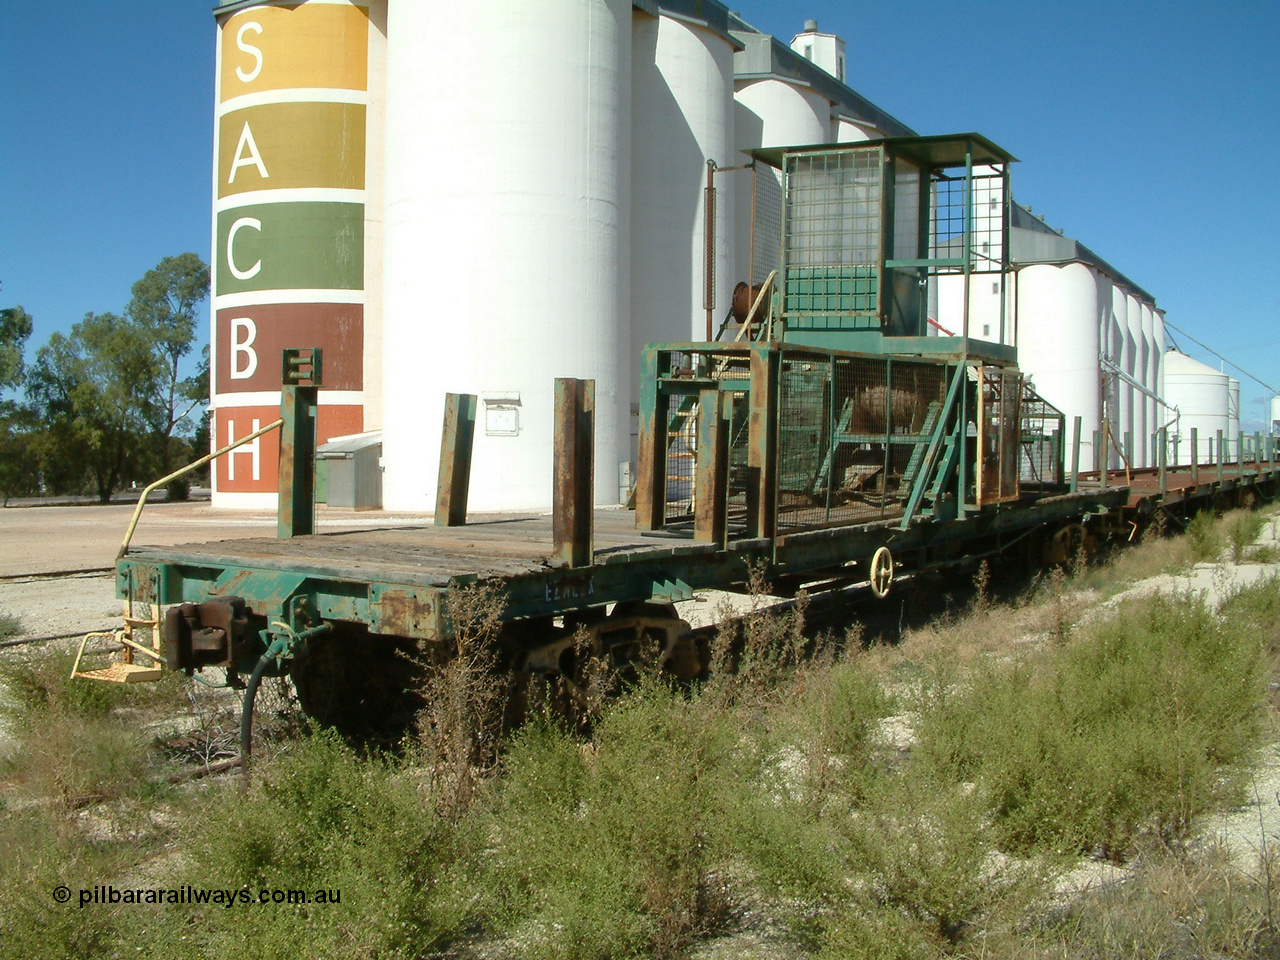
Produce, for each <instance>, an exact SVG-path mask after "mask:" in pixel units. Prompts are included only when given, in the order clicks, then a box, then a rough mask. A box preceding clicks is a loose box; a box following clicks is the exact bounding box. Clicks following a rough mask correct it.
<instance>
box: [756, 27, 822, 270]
mask: <svg viewBox="0 0 1280 960" xmlns="http://www.w3.org/2000/svg"><path fill="white" fill-rule="evenodd" d="M770 42H771V41H770ZM761 53H763V54H764V55H765V62H771V61H770V60H769V59H768V58H769V56H771V54H770V47H769V44H757V46H756V48H754V49H753V48H751V47H749V48H748V50H747V51H746V54H747V55H748V56H751V55H756V56H759V55H760V54H761ZM735 88H736V90H735V93H734V108H733V137H734V145H735V146H736V147H737V149H738V150H739V151H743V150H754V149H755V148H757V147H785V146H795V145H798V144H809V143H825V142H826V141H828V140H830V138H831V101H829V100H828V99H826V97H824V96H822V95H821V94H820V93H817V92H816V91H815V90H814V89H813V88H812V87H811V86H810V85H809V84H807V83H804V82H803V81H797V80H793V79H791V78H789V77H782V76H778V75H770V76H765V77H762V78H759V79H756V78H754V77H752V78H750V79H747V80H737V81H735ZM744 159H745V158H744ZM781 177H782V175H781V173H779V172H778V171H776V170H774V169H773V168H771V167H768V166H764V165H761V166H759V167H757V169H756V171H755V178H756V183H755V190H756V208H757V217H758V219H757V220H756V222H755V224H754V226H755V237H754V241H755V242H754V244H753V243H752V240H753V237H752V226H753V223H752V204H751V200H752V198H751V191H750V190H745V189H744V190H739V191H738V193H737V197H736V203H735V206H734V216H735V221H736V227H735V233H736V239H735V244H734V247H735V261H734V262H735V264H736V267H735V272H736V274H737V278H738V279H739V280H746V279H748V277H749V278H750V280H751V281H752V282H759V281H761V280H763V279H764V275H765V274H766V273H767V272H768V271H769V270H770V269H773V268H775V267H777V266H779V265H780V263H781V259H782V252H781V223H773V222H771V220H770V218H769V217H768V216H760V215H759V214H760V212H761V211H763V210H767V209H770V208H776V209H777V210H778V211H779V212H780V211H781V206H782V180H781Z"/></svg>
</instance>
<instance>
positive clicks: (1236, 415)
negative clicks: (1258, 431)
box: [1226, 377, 1242, 459]
mask: <svg viewBox="0 0 1280 960" xmlns="http://www.w3.org/2000/svg"><path fill="white" fill-rule="evenodd" d="M1226 449H1227V456H1228V457H1230V458H1231V459H1236V458H1238V457H1240V456H1241V453H1242V451H1241V450H1240V381H1239V380H1237V379H1236V378H1235V377H1227V443H1226Z"/></svg>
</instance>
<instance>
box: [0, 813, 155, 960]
mask: <svg viewBox="0 0 1280 960" xmlns="http://www.w3.org/2000/svg"><path fill="white" fill-rule="evenodd" d="M0 849H3V850H4V856H3V857H0V897H3V899H4V909H3V910H0V949H2V952H3V953H4V955H5V956H6V957H22V958H24V960H64V958H66V957H98V956H120V955H122V953H123V952H124V948H123V946H122V945H123V944H125V943H129V942H131V940H132V938H133V935H134V932H135V930H136V924H137V922H138V920H139V919H140V918H139V916H138V915H137V914H136V913H135V914H134V915H133V916H123V915H122V908H120V907H111V906H93V907H85V908H83V909H81V908H80V906H79V891H80V890H81V889H85V890H91V889H92V888H93V887H94V885H95V884H101V883H104V882H105V879H106V878H108V877H110V876H112V875H113V873H114V871H116V870H118V869H120V866H121V857H120V856H119V851H118V850H114V849H112V847H111V846H110V845H103V844H93V843H86V842H85V841H84V838H83V837H81V836H80V835H79V834H78V833H76V832H75V831H74V830H73V829H70V828H68V826H67V824H66V823H65V821H62V820H51V819H50V818H48V817H47V816H44V815H43V814H42V813H41V812H39V811H37V810H30V811H27V812H25V813H13V812H6V813H5V816H4V817H3V818H2V819H0ZM60 885H65V886H67V887H69V888H70V889H71V891H72V896H73V899H72V900H71V901H70V902H68V903H59V902H57V900H55V899H54V896H53V893H54V890H55V889H56V888H57V887H58V886H60Z"/></svg>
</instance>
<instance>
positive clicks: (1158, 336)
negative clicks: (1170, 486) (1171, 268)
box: [1151, 306, 1182, 463]
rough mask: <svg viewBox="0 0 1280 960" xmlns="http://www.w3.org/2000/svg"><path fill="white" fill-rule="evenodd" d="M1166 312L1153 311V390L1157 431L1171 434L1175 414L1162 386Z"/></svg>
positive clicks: (1179, 455) (1170, 455)
mask: <svg viewBox="0 0 1280 960" xmlns="http://www.w3.org/2000/svg"><path fill="white" fill-rule="evenodd" d="M1164 351H1165V337H1164V311H1162V310H1159V309H1156V308H1155V307H1154V306H1153V307H1152V310H1151V353H1152V357H1151V359H1152V361H1153V363H1152V366H1151V390H1152V392H1153V393H1154V394H1155V395H1156V396H1157V397H1159V399H1158V400H1157V401H1156V404H1155V416H1156V429H1157V430H1158V429H1160V428H1161V427H1166V428H1167V429H1168V430H1169V431H1170V433H1172V432H1173V429H1174V413H1173V410H1172V409H1170V407H1169V403H1168V400H1167V399H1166V398H1165V395H1164V391H1163V388H1162V384H1163V383H1164ZM1167 455H1168V456H1169V458H1170V459H1169V461H1168V462H1169V463H1172V462H1173V459H1172V458H1173V448H1172V447H1169V448H1168V449H1167ZM1178 457H1179V459H1181V457H1182V451H1181V449H1179V450H1178Z"/></svg>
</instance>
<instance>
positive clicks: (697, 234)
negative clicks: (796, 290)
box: [627, 10, 749, 403]
mask: <svg viewBox="0 0 1280 960" xmlns="http://www.w3.org/2000/svg"><path fill="white" fill-rule="evenodd" d="M631 51H632V62H631V103H632V128H631V130H632V134H631V185H632V194H631V211H632V212H631V336H630V340H629V342H628V351H629V352H628V355H627V360H628V364H629V366H630V371H631V373H630V384H631V386H630V390H631V395H630V399H631V402H632V403H635V402H637V401H638V399H639V379H638V378H639V360H640V351H641V350H642V349H643V347H644V346H645V344H647V343H652V342H662V341H666V342H671V341H683V340H703V339H706V336H707V333H706V312H705V309H704V293H705V282H706V276H705V274H706V264H705V258H706V233H705V224H706V208H705V205H704V191H705V188H706V184H707V161H708V160H712V161H715V162H716V164H717V165H719V166H721V167H730V166H734V165H736V164H737V163H738V162H739V159H740V158H739V157H738V155H737V153H736V151H735V150H734V143H733V53H734V46H733V41H732V40H731V38H730V37H729V36H728V35H727V34H726V33H723V32H720V31H717V30H715V29H713V28H712V27H711V26H710V25H707V24H699V23H695V22H691V21H690V20H688V19H685V18H680V19H677V18H675V17H672V16H669V15H667V14H665V13H663V14H662V15H660V16H650V15H649V14H647V13H644V12H641V11H640V10H636V11H635V14H634V20H633V24H632V34H631ZM714 182H715V187H716V204H715V233H714V237H715V257H714V281H715V283H714V293H715V295H714V298H713V304H714V310H713V322H714V323H715V324H717V325H718V324H719V323H720V321H721V320H723V319H724V314H725V312H726V311H727V310H728V305H729V301H730V298H731V295H732V290H733V284H734V283H735V282H736V280H737V279H738V278H737V277H735V276H734V275H733V265H732V262H731V261H732V258H731V256H730V252H731V250H732V247H733V232H732V231H733V226H732V225H733V209H734V208H733V195H734V191H735V189H736V188H737V186H738V185H739V184H742V186H743V187H744V188H746V189H749V183H748V182H747V181H746V178H745V176H744V174H743V173H742V172H730V173H725V174H719V175H717V176H716V177H715V180H714Z"/></svg>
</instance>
